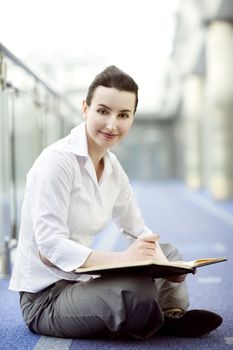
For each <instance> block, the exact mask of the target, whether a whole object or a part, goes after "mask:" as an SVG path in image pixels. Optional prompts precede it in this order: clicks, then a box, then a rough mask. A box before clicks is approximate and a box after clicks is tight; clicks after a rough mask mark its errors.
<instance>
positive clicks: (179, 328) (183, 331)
mask: <svg viewBox="0 0 233 350" xmlns="http://www.w3.org/2000/svg"><path fill="white" fill-rule="evenodd" d="M221 323H222V317H221V316H219V315H217V314H215V313H213V312H210V311H206V310H190V311H186V312H185V311H183V312H182V311H179V312H177V313H176V312H173V313H171V314H166V313H165V314H164V325H163V327H162V328H161V329H160V331H159V334H162V335H171V336H175V337H185V338H194V337H202V336H204V335H207V334H209V333H210V332H211V331H213V330H214V329H216V328H217V327H219V326H220V324H221Z"/></svg>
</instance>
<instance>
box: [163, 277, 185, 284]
mask: <svg viewBox="0 0 233 350" xmlns="http://www.w3.org/2000/svg"><path fill="white" fill-rule="evenodd" d="M185 277H186V275H178V276H168V277H166V280H168V281H170V282H174V283H181V282H184V280H185Z"/></svg>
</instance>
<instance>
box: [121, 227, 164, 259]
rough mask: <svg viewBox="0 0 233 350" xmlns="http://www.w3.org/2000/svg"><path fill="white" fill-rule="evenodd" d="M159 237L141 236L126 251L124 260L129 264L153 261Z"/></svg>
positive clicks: (151, 234) (154, 235)
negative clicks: (147, 260)
mask: <svg viewBox="0 0 233 350" xmlns="http://www.w3.org/2000/svg"><path fill="white" fill-rule="evenodd" d="M158 240H159V235H156V234H153V233H145V234H142V235H140V236H139V237H138V238H137V239H136V240H135V241H134V242H133V243H132V244H131V245H130V246H129V247H128V248H127V249H126V250H125V251H123V252H122V253H123V260H124V261H127V262H132V261H140V260H146V259H151V258H153V256H154V255H155V252H156V247H157V244H156V242H157V241H158Z"/></svg>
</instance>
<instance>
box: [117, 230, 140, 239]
mask: <svg viewBox="0 0 233 350" xmlns="http://www.w3.org/2000/svg"><path fill="white" fill-rule="evenodd" d="M120 232H121V233H124V234H126V235H127V236H130V237H132V238H134V239H137V238H138V237H137V236H136V235H135V234H134V233H133V232H131V231H128V230H126V229H125V228H121V229H120Z"/></svg>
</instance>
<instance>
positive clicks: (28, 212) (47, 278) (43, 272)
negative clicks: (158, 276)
mask: <svg viewBox="0 0 233 350" xmlns="http://www.w3.org/2000/svg"><path fill="white" fill-rule="evenodd" d="M111 219H113V220H114V221H115V223H116V224H117V226H118V227H119V228H120V227H124V228H126V229H127V230H129V231H133V232H134V233H135V234H137V235H139V234H141V233H144V232H148V231H149V232H151V231H150V230H149V229H148V228H147V227H146V226H145V224H144V220H143V217H142V214H141V212H140V210H139V208H138V206H137V204H136V201H135V199H134V197H133V194H132V190H131V186H130V184H129V180H128V178H127V176H126V174H125V172H124V170H123V169H122V167H121V165H120V163H119V162H118V160H117V158H116V156H115V155H114V154H113V153H111V152H110V151H107V153H106V155H105V157H104V171H103V174H102V176H101V178H100V180H99V182H98V180H97V177H96V172H95V169H94V165H93V163H92V160H91V158H90V157H89V155H88V147H87V139H86V130H85V123H82V124H80V125H79V126H77V127H76V128H74V129H73V130H72V131H71V133H70V134H69V135H68V136H66V137H65V138H63V139H61V140H59V141H57V142H56V143H54V144H53V145H51V146H49V147H47V148H46V149H45V150H44V151H43V152H42V153H41V154H40V156H39V157H38V158H37V160H36V161H35V163H34V164H33V166H32V168H31V170H30V171H29V173H28V174H27V182H26V188H25V197H24V201H23V206H22V216H21V226H20V234H19V242H18V247H17V252H16V259H15V263H14V267H13V272H12V276H11V280H10V285H9V288H10V289H11V290H15V291H28V292H38V291H40V290H41V289H43V288H45V287H47V286H49V285H50V284H52V283H54V282H56V281H58V280H61V279H67V280H78V279H82V277H81V276H80V275H78V274H76V273H74V272H72V271H73V270H74V269H75V268H77V267H79V266H81V265H82V264H83V263H84V262H85V260H86V259H87V257H88V256H89V254H90V253H91V252H92V249H91V248H90V246H91V244H92V241H93V239H94V237H95V235H96V234H98V233H99V232H100V231H101V230H103V229H104V228H105V227H106V225H107V224H108V222H109V221H110V220H111ZM39 251H40V252H41V253H42V254H43V255H44V256H45V257H46V258H47V259H48V260H49V261H51V262H52V263H53V264H54V265H56V267H49V266H47V265H45V264H44V263H43V262H42V261H41V259H40V256H39Z"/></svg>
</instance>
